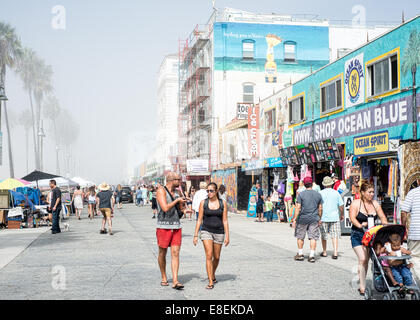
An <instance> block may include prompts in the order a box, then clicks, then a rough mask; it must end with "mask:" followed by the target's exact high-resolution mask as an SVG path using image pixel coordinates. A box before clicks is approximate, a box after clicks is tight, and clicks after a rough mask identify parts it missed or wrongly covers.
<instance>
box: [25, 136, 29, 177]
mask: <svg viewBox="0 0 420 320" xmlns="http://www.w3.org/2000/svg"><path fill="white" fill-rule="evenodd" d="M25 140H26V174H28V173H29V160H28V156H29V150H28V149H29V148H28V147H29V130H28V129H25Z"/></svg>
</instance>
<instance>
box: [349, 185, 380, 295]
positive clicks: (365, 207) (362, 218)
mask: <svg viewBox="0 0 420 320" xmlns="http://www.w3.org/2000/svg"><path fill="white" fill-rule="evenodd" d="M374 193H375V187H374V186H373V185H372V184H370V183H369V182H367V181H365V182H363V183H362V185H361V187H360V199H355V200H354V201H353V202H352V204H351V205H350V209H349V210H350V212H349V215H350V221H351V223H352V224H353V226H352V227H351V236H350V239H351V246H352V248H353V250H354V252H355V253H356V255H357V259H358V260H359V266H358V274H359V280H360V284H359V286H360V287H359V289H358V290H359V294H360V295H362V296H364V295H365V288H366V272H367V269H368V264H369V251H368V249H367V247H365V246H363V244H362V239H363V235H364V230H363V228H367V227H368V217H374V218H376V217H379V219H380V220H381V223H382V224H383V225H386V224H387V223H388V221H387V218H386V216H385V214H384V212H383V210H382V208H381V206H380V205H379V203H378V202H377V201H375V200H373V196H374Z"/></svg>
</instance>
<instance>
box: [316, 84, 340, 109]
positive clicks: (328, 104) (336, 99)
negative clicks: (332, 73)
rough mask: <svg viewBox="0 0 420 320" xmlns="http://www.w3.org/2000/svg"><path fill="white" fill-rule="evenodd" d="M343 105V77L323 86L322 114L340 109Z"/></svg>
mask: <svg viewBox="0 0 420 320" xmlns="http://www.w3.org/2000/svg"><path fill="white" fill-rule="evenodd" d="M342 106H343V102H342V99H341V79H339V80H335V81H333V82H329V83H327V84H325V85H323V86H321V114H323V113H328V112H331V111H334V110H337V109H340V108H341V107H342Z"/></svg>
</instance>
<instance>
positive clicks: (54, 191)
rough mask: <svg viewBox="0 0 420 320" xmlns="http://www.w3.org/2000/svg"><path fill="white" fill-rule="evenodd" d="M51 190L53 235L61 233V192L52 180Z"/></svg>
mask: <svg viewBox="0 0 420 320" xmlns="http://www.w3.org/2000/svg"><path fill="white" fill-rule="evenodd" d="M50 188H51V203H50V208H51V212H52V228H51V233H52V234H56V233H60V232H61V229H60V212H61V190H60V189H59V188H58V187H57V182H56V181H55V180H50Z"/></svg>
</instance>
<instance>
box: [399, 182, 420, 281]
mask: <svg viewBox="0 0 420 320" xmlns="http://www.w3.org/2000/svg"><path fill="white" fill-rule="evenodd" d="M417 186H418V187H417V188H415V189H412V190H410V191H409V192H408V194H407V196H406V197H405V200H404V201H403V203H402V204H401V224H402V225H404V226H405V227H409V228H408V239H407V247H408V250H409V251H411V260H412V262H413V264H414V267H413V269H414V270H415V274H416V275H417V278H419V279H420V178H418V179H417ZM409 213H410V222H409V223H408V222H407V218H408V217H407V215H408V214H409Z"/></svg>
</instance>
